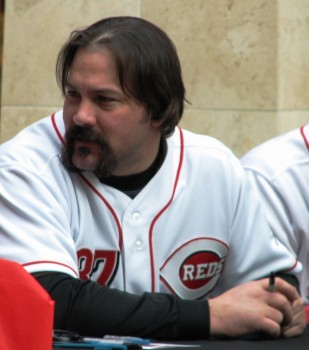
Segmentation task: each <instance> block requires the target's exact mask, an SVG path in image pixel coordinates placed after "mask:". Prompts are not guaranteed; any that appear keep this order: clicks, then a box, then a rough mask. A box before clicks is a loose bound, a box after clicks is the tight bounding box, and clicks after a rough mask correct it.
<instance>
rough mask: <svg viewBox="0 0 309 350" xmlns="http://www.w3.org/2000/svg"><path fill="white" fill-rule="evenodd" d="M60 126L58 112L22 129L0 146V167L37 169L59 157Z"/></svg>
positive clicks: (60, 121)
mask: <svg viewBox="0 0 309 350" xmlns="http://www.w3.org/2000/svg"><path fill="white" fill-rule="evenodd" d="M62 124H63V121H62V112H58V113H55V114H54V115H51V116H48V117H45V118H43V119H41V120H39V121H37V122H35V123H33V124H31V125H29V126H28V127H26V128H25V129H23V130H22V131H21V132H19V133H18V134H17V135H16V136H14V137H13V138H12V139H10V140H9V141H7V142H5V143H3V144H2V145H1V146H0V167H4V166H9V165H14V164H18V165H20V166H25V167H29V168H32V167H34V168H35V169H38V168H39V167H40V166H44V164H46V163H47V162H49V161H50V160H51V159H52V158H54V157H59V154H60V150H61V142H62V140H61V135H62V134H63V131H64V128H63V125H62Z"/></svg>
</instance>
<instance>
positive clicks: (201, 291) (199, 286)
mask: <svg viewBox="0 0 309 350" xmlns="http://www.w3.org/2000/svg"><path fill="white" fill-rule="evenodd" d="M227 253H228V247H227V245H226V244H224V243H223V242H220V241H218V240H216V239H213V238H199V239H195V240H192V241H189V242H187V243H186V244H184V245H182V246H181V247H180V248H178V249H177V250H176V251H175V252H174V253H173V254H172V255H170V256H169V258H168V259H167V260H166V262H165V263H164V265H163V266H162V268H161V269H160V278H161V281H162V283H164V284H165V285H166V286H167V288H168V289H169V290H171V291H172V292H173V293H175V294H177V295H178V296H180V297H181V298H185V299H201V298H203V297H204V296H205V295H207V294H208V293H209V292H210V291H211V290H212V289H213V288H214V286H215V285H216V283H217V281H218V279H219V277H220V275H221V272H222V269H223V265H224V261H225V258H226V256H227ZM175 271H178V274H176V273H175Z"/></svg>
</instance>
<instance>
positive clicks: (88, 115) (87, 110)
mask: <svg viewBox="0 0 309 350" xmlns="http://www.w3.org/2000/svg"><path fill="white" fill-rule="evenodd" d="M73 121H74V123H75V124H76V125H79V126H83V127H92V126H94V125H95V124H96V114H95V108H94V107H93V106H92V104H91V102H90V101H87V100H81V102H80V104H79V106H78V108H77V110H76V112H75V114H74V116H73Z"/></svg>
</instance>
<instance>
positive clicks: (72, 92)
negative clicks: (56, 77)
mask: <svg viewBox="0 0 309 350" xmlns="http://www.w3.org/2000/svg"><path fill="white" fill-rule="evenodd" d="M65 96H67V97H70V98H79V94H78V93H77V92H76V91H75V90H66V91H65Z"/></svg>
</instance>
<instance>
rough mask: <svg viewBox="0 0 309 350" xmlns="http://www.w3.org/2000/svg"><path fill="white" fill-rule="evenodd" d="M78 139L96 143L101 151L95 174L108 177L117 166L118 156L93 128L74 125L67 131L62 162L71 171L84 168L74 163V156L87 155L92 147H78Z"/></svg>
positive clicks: (62, 150)
mask: <svg viewBox="0 0 309 350" xmlns="http://www.w3.org/2000/svg"><path fill="white" fill-rule="evenodd" d="M76 141H86V142H89V143H92V144H95V145H96V146H97V147H98V148H99V150H100V152H99V155H97V157H98V162H97V165H96V167H95V169H94V170H93V172H94V174H95V175H96V176H97V177H98V178H99V179H101V178H106V177H109V176H111V175H112V173H113V171H114V170H115V168H116V164H117V162H116V158H115V155H114V153H113V151H112V150H111V148H110V147H109V145H108V144H107V143H106V141H105V139H104V138H103V137H102V136H101V135H100V134H98V133H96V132H94V131H93V130H92V129H91V128H87V127H80V126H78V125H74V126H73V127H72V128H71V129H69V130H67V131H66V133H65V143H64V144H63V145H62V149H61V162H62V164H63V166H64V167H65V168H66V169H67V170H68V171H70V172H80V171H81V170H82V169H79V168H78V167H76V166H75V165H74V163H73V156H74V155H77V156H79V157H87V155H89V154H91V147H87V146H85V147H79V148H77V147H76Z"/></svg>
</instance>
